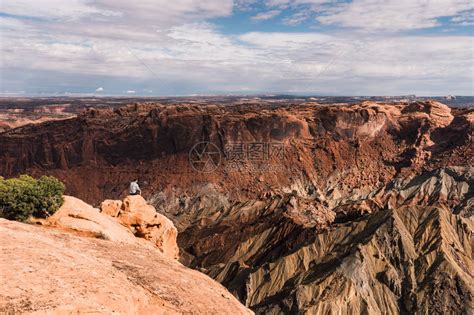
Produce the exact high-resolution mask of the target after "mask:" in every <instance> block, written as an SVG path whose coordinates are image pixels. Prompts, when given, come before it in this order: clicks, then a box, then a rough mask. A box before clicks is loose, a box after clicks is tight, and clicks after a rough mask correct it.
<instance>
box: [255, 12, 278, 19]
mask: <svg viewBox="0 0 474 315" xmlns="http://www.w3.org/2000/svg"><path fill="white" fill-rule="evenodd" d="M280 13H281V11H280V10H271V11H266V12H260V13H258V14H257V15H255V16H252V20H254V21H265V20H270V19H273V18H274V17H276V16H278V15H280Z"/></svg>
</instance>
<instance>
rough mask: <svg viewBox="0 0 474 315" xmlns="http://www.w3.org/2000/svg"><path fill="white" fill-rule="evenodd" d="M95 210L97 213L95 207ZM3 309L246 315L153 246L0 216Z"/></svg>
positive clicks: (220, 289) (216, 287) (204, 280)
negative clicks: (11, 219)
mask: <svg viewBox="0 0 474 315" xmlns="http://www.w3.org/2000/svg"><path fill="white" fill-rule="evenodd" d="M99 215H101V214H99ZM0 251H1V254H0V270H1V272H0V281H1V283H2V285H1V286H0V313H2V314H112V313H113V314H191V313H199V314H229V313H230V314H251V313H252V312H251V311H249V310H248V309H246V308H245V307H244V306H243V305H241V304H240V303H239V302H238V301H237V300H236V299H235V298H234V297H233V296H232V295H231V294H230V293H229V292H228V291H227V290H226V289H225V288H224V287H222V286H221V285H220V284H218V283H217V282H215V281H214V280H212V279H210V278H209V277H207V276H205V275H203V274H202V273H200V272H197V271H194V270H191V269H188V268H186V267H184V266H183V265H181V264H180V263H179V262H177V261H176V260H173V259H169V258H168V257H166V256H165V255H163V254H162V253H160V252H159V251H157V250H156V249H154V248H152V247H147V246H142V245H140V244H128V243H120V242H114V241H111V240H103V239H97V238H91V237H81V236H78V235H74V234H71V233H68V232H64V231H60V230H57V229H52V228H47V227H43V226H34V225H28V224H23V223H18V222H14V221H7V220H4V219H0Z"/></svg>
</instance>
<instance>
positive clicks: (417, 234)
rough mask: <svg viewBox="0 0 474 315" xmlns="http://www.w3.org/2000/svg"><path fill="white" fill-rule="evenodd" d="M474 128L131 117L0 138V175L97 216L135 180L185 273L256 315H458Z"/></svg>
mask: <svg viewBox="0 0 474 315" xmlns="http://www.w3.org/2000/svg"><path fill="white" fill-rule="evenodd" d="M473 124H474V109H472V108H452V107H448V106H447V105H444V104H442V103H439V102H437V101H429V100H427V101H413V102H412V101H407V102H392V103H382V102H373V101H365V102H361V103H354V104H343V105H336V104H320V103H316V102H314V101H308V102H300V103H291V102H290V101H286V102H280V103H271V102H265V101H261V102H258V103H239V104H219V103H218V102H216V103H206V104H189V103H184V104H160V103H157V102H144V103H134V104H130V105H127V106H122V107H115V108H101V109H93V108H92V109H87V110H84V111H83V112H81V113H78V114H77V115H76V116H75V117H70V118H68V119H65V120H57V121H47V122H44V123H40V124H35V125H25V126H21V127H19V128H14V129H10V130H7V131H4V132H2V133H0V148H1V151H0V174H1V175H2V176H4V177H12V176H16V175H19V174H31V175H35V176H39V175H44V174H47V175H53V176H55V177H57V178H59V179H60V180H61V181H63V182H64V183H65V184H66V187H67V193H68V194H69V195H72V196H75V197H78V198H80V199H82V200H84V201H86V202H87V203H90V204H92V205H94V206H97V207H100V205H101V203H102V204H103V201H104V200H105V199H112V200H113V199H123V198H126V196H127V188H128V183H129V182H130V181H131V180H132V179H135V178H139V180H140V185H141V187H142V190H143V196H144V197H145V199H146V200H147V201H148V203H149V204H151V205H152V206H153V207H155V208H156V210H157V211H158V212H159V213H160V214H162V215H163V216H164V217H166V218H168V219H169V220H171V221H170V224H171V222H172V224H173V225H174V226H175V227H176V235H175V237H176V240H177V245H178V246H179V260H180V262H181V263H183V264H184V265H185V266H187V267H190V268H193V269H196V270H198V271H200V272H202V273H205V274H207V275H208V276H210V277H211V278H213V279H215V280H216V281H218V282H220V283H221V284H222V285H224V286H225V287H226V288H227V290H229V292H230V293H232V294H233V295H234V296H235V297H236V298H237V299H238V300H240V302H241V303H242V304H244V305H245V306H246V307H248V308H249V309H251V310H252V311H254V312H255V313H257V314H282V313H283V314H300V313H307V314H326V313H337V314H353V313H367V314H381V313H390V314H396V313H428V312H430V313H436V314H442V313H462V314H468V313H470V312H472V311H473V310H474V278H473V277H474V275H473V273H472V270H474V262H473V255H474V253H473V249H474V242H473V238H474V233H473V228H474V221H473V217H472V214H473V210H474V165H473V161H474V145H473ZM203 142H204V143H206V144H210V145H211V146H212V147H211V148H212V150H213V151H212V152H211V153H212V154H214V155H213V159H212V160H207V161H206V162H211V164H212V166H213V167H212V170H211V171H208V170H204V171H203V170H202V169H198V168H196V167H195V164H193V162H196V161H198V162H201V161H200V160H199V159H203V158H207V157H209V155H208V153H209V151H206V150H208V149H209V146H205V147H199V146H198V147H196V145H199V144H200V143H203ZM195 148H198V149H199V150H198V154H193V152H195V151H194V149H195ZM203 148H204V151H202V149H203ZM200 150H201V151H200ZM216 156H217V158H215V157H216ZM108 205H109V208H108V209H109V210H108V214H109V215H110V214H114V215H113V216H115V217H120V216H121V212H120V211H119V210H117V209H118V208H120V207H121V206H119V207H118V208H117V207H116V206H114V203H113V202H112V203H109V204H108ZM143 206H144V205H143ZM114 207H115V208H114ZM125 217H127V216H124V218H125ZM127 218H128V217H127ZM126 222H131V221H130V218H128V219H124V220H123V221H121V224H122V225H123V224H126ZM11 224H13V223H11ZM19 229H20V228H19ZM21 229H33V227H31V228H30V227H28V228H26V227H22V228H21ZM25 233H26V232H25ZM31 233H33V232H32V231H31ZM41 233H43V232H41ZM44 233H46V232H44ZM48 233H49V232H48ZM139 234H143V235H148V236H147V238H149V239H151V240H152V241H153V242H155V243H156V244H158V243H160V242H161V241H160V240H161V239H160V237H161V234H159V233H158V234H156V233H155V232H143V233H142V232H140V233H139ZM87 242H96V240H93V239H88V241H87ZM77 243H79V241H77ZM160 244H161V243H160ZM168 249H169V250H167V253H170V252H171V253H172V254H169V255H171V256H172V257H169V258H170V259H173V257H175V256H176V257H177V256H178V254H176V253H175V249H174V248H173V247H172V246H171V247H169V246H168ZM176 252H177V248H176ZM127 259H129V258H127ZM130 259H131V258H130ZM146 263H149V262H146ZM183 268H184V267H183ZM170 285H171V284H170Z"/></svg>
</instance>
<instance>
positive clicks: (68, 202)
mask: <svg viewBox="0 0 474 315" xmlns="http://www.w3.org/2000/svg"><path fill="white" fill-rule="evenodd" d="M46 224H49V225H53V226H57V227H61V228H65V229H71V230H75V231H78V232H83V233H87V234H91V235H92V236H95V237H100V238H104V239H108V240H111V241H116V242H123V243H130V244H133V243H136V238H135V236H134V235H133V233H131V232H130V230H129V229H127V228H126V227H124V226H122V225H121V224H119V223H118V222H117V221H115V220H114V219H112V218H111V217H109V216H106V215H103V214H101V213H100V211H99V209H97V208H94V207H92V206H91V205H89V204H87V203H85V202H83V201H82V200H80V199H77V198H74V197H71V196H64V204H63V205H62V206H61V208H59V210H58V211H56V213H55V214H54V215H53V216H51V217H49V218H48V219H47V220H46Z"/></svg>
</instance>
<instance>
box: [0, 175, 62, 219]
mask: <svg viewBox="0 0 474 315" xmlns="http://www.w3.org/2000/svg"><path fill="white" fill-rule="evenodd" d="M64 190H65V186H64V184H63V183H62V182H60V181H59V180H58V179H57V178H55V177H52V176H42V177H40V178H39V179H35V178H33V177H31V176H28V175H21V176H20V177H19V178H10V179H4V178H3V177H0V217H2V218H5V219H8V220H17V221H27V220H28V218H30V217H36V218H46V217H48V216H50V215H52V214H54V213H55V212H56V211H57V210H58V209H59V208H60V207H61V206H62V204H63V202H64V200H63V193H64Z"/></svg>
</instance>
